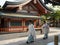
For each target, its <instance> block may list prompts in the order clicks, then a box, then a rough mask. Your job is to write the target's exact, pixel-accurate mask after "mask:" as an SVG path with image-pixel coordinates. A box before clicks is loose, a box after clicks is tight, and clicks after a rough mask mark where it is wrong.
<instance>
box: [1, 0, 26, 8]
mask: <svg viewBox="0 0 60 45" xmlns="http://www.w3.org/2000/svg"><path fill="white" fill-rule="evenodd" d="M6 1H11V2H14V1H15V2H17V1H20V2H21V1H25V0H0V5H1V7H3V5H4V4H5V2H6Z"/></svg>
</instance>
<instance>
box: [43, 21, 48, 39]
mask: <svg viewBox="0 0 60 45" xmlns="http://www.w3.org/2000/svg"><path fill="white" fill-rule="evenodd" d="M42 31H43V33H44V37H43V39H47V38H48V33H49V25H48V24H47V23H46V21H44V22H43V25H42Z"/></svg>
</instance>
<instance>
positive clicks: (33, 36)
mask: <svg viewBox="0 0 60 45" xmlns="http://www.w3.org/2000/svg"><path fill="white" fill-rule="evenodd" d="M35 40H36V34H35V29H34V25H33V24H32V21H31V20H30V21H29V26H28V40H27V42H26V43H32V42H34V41H35Z"/></svg>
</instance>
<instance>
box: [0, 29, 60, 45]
mask: <svg viewBox="0 0 60 45" xmlns="http://www.w3.org/2000/svg"><path fill="white" fill-rule="evenodd" d="M37 33H38V34H37ZM37 33H36V34H37V35H36V38H37V39H36V41H35V42H34V43H31V44H26V40H27V34H26V33H23V34H24V35H25V34H26V35H25V36H24V35H23V34H22V33H16V34H10V35H9V34H7V35H0V45H47V43H49V42H53V41H54V35H58V36H59V41H60V28H50V32H49V38H48V39H46V40H43V39H42V38H43V34H40V32H37ZM18 34H20V35H21V34H22V35H23V36H24V37H23V36H22V37H21V36H20V37H19V35H18ZM39 34H40V35H39ZM15 35H16V37H15ZM17 35H18V36H17ZM6 36H7V37H6ZM14 37H15V38H14ZM2 38H3V39H2Z"/></svg>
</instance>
